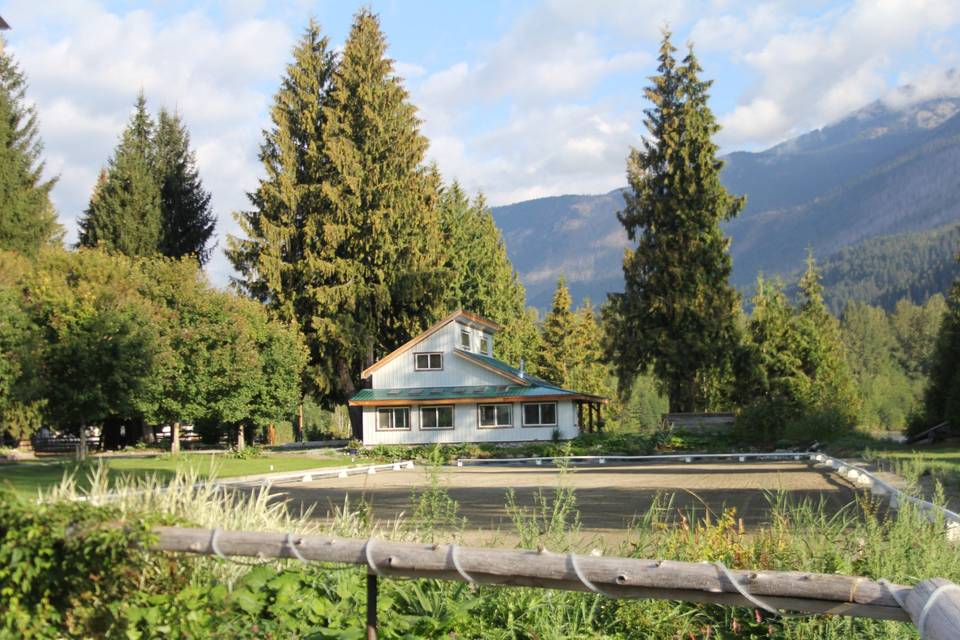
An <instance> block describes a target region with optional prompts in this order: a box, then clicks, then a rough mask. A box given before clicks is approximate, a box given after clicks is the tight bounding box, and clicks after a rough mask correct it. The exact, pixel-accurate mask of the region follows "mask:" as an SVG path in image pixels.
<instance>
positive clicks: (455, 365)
mask: <svg viewBox="0 0 960 640" xmlns="http://www.w3.org/2000/svg"><path fill="white" fill-rule="evenodd" d="M462 326H463V325H461V324H460V323H459V322H451V323H450V324H448V325H447V326H445V327H443V328H442V329H440V330H439V331H437V332H436V333H434V334H433V335H432V336H430V337H428V338H427V339H426V340H424V341H423V342H421V343H419V344H417V345H416V346H414V347H413V348H411V349H409V350H407V351H406V352H405V353H402V354H400V356H399V357H397V358H395V359H393V360H391V361H390V362H388V363H387V364H385V365H383V366H382V367H381V368H380V369H378V370H376V371H375V372H373V373H372V374H371V376H372V378H373V388H374V389H410V388H423V387H449V386H458V387H459V386H463V387H473V386H478V387H479V386H485V385H502V384H510V381H509V380H508V379H507V378H504V377H503V376H500V375H497V374H495V373H493V372H490V371H486V370H485V369H483V368H481V367H478V366H476V365H474V364H471V363H469V362H467V361H466V360H464V359H463V358H461V357H459V356H458V355H457V354H456V353H454V351H455V349H456V345H458V344H459V342H458V340H459V338H460V328H461V327H462ZM472 331H473V335H474V344H476V343H477V342H478V339H477V336H479V335H480V333H481V332H480V331H478V330H476V329H473V330H472ZM487 337H488V338H489V339H490V340H493V338H492V336H490V335H489V334H487ZM416 353H442V354H443V369H441V370H440V371H416V370H415V368H414V354H416Z"/></svg>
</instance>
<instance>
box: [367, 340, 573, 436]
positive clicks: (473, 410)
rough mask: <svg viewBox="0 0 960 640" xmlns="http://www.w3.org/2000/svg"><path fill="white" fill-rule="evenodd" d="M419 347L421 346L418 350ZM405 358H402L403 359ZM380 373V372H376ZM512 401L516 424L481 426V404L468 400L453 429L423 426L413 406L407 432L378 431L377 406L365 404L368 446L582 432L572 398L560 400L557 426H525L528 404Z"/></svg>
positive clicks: (456, 413)
mask: <svg viewBox="0 0 960 640" xmlns="http://www.w3.org/2000/svg"><path fill="white" fill-rule="evenodd" d="M419 350H420V349H419V345H418V349H417V351H419ZM411 357H412V356H411ZM453 357H455V356H453ZM402 359H403V358H400V360H402ZM444 366H446V362H444ZM384 368H386V367H384ZM379 373H380V372H377V373H376V374H374V375H377V374H379ZM438 373H443V372H438ZM500 380H502V379H500ZM406 386H412V385H406ZM442 404H443V402H440V401H438V402H437V403H436V405H442ZM479 404H486V403H479ZM510 404H512V405H513V425H512V426H511V427H506V428H504V427H501V428H480V426H479V416H478V404H472V403H465V404H456V405H453V407H454V412H453V429H429V430H423V429H421V428H420V411H419V407H418V406H417V405H410V429H409V430H404V431H399V430H397V431H392V430H391V431H378V430H377V408H376V407H371V406H365V407H363V442H364V444H367V445H377V444H432V443H435V442H440V443H449V444H454V443H462V442H526V441H532V440H551V439H553V432H554V430H555V429H556V430H559V431H560V437H561V438H562V439H569V438H575V437H576V436H577V435H578V434H579V425H578V424H577V411H576V407H575V405H574V402H573V401H571V400H559V401H557V425H556V426H549V427H524V426H523V413H522V411H523V404H524V403H523V402H513V403H510ZM436 405H429V406H436ZM425 406H428V405H425Z"/></svg>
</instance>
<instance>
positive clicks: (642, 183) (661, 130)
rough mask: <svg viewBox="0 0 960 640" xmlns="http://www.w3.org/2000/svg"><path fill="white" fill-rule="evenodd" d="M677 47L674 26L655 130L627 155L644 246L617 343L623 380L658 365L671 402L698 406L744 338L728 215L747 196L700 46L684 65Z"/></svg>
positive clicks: (620, 314) (619, 301) (620, 303)
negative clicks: (735, 186) (727, 150)
mask: <svg viewBox="0 0 960 640" xmlns="http://www.w3.org/2000/svg"><path fill="white" fill-rule="evenodd" d="M674 51H675V49H674V47H673V45H672V44H671V43H670V34H669V32H667V33H665V34H664V37H663V41H662V44H661V47H660V55H659V61H660V64H659V66H658V75H656V76H654V77H652V78H651V80H652V85H651V86H650V87H648V88H647V90H646V96H647V98H648V99H649V100H650V102H652V103H653V107H652V108H650V109H647V110H646V111H645V113H646V126H647V128H648V129H649V132H650V135H651V138H650V139H649V140H644V143H643V147H642V148H641V149H633V150H632V151H631V153H630V157H629V160H628V163H627V177H628V180H629V184H630V189H629V191H628V192H627V193H626V194H625V196H624V198H625V200H626V208H625V209H624V210H623V211H622V212H620V213H619V214H618V218H619V220H620V222H621V223H622V224H623V226H624V228H625V229H626V230H627V234H628V236H629V238H630V240H631V241H635V242H637V246H636V248H634V249H629V250H628V251H627V254H626V255H625V257H624V263H623V272H624V280H625V283H624V285H625V289H624V292H623V293H622V294H618V295H615V296H613V297H612V300H611V302H612V306H611V313H610V314H609V315H608V317H609V318H612V319H613V322H612V325H611V329H612V331H611V334H612V335H611V338H612V339H611V340H610V342H609V344H610V345H611V354H610V355H611V356H612V359H613V361H614V362H615V364H616V367H617V372H618V376H619V379H620V381H621V384H622V385H624V386H625V387H626V388H629V385H630V382H631V381H632V379H633V377H634V376H635V375H637V373H638V372H641V371H643V370H645V368H646V367H647V366H649V365H650V364H651V363H652V364H653V367H654V371H655V373H656V374H657V376H658V377H659V378H660V380H661V381H662V382H663V383H664V385H665V388H666V390H667V392H668V395H669V397H670V407H671V410H672V411H698V410H703V409H705V408H707V406H706V405H707V403H708V400H707V398H708V397H709V396H710V395H711V393H712V390H711V386H715V385H716V380H717V378H718V377H719V376H720V375H722V372H727V371H729V369H730V367H731V364H730V363H731V361H732V358H733V355H734V352H735V350H736V346H737V344H738V331H737V325H736V309H737V306H738V304H739V297H738V295H737V293H736V291H735V290H734V289H733V288H732V287H731V286H730V284H729V276H730V271H731V261H730V256H729V254H728V247H729V240H728V239H727V238H726V237H724V234H723V232H722V231H721V229H720V223H721V222H723V221H725V220H729V219H731V218H732V217H734V216H736V214H737V213H738V212H739V211H740V210H741V209H742V208H743V205H744V199H743V198H738V197H733V196H731V195H730V194H729V193H728V192H727V191H726V189H725V188H724V187H723V185H722V184H721V183H720V169H721V167H722V166H723V163H722V162H721V161H720V160H718V159H717V146H716V145H715V144H714V143H713V142H712V140H711V138H712V136H713V135H714V134H715V133H716V132H717V131H718V130H719V125H718V124H717V123H716V120H715V118H714V116H713V114H712V112H711V111H710V108H709V106H708V104H707V102H708V98H709V96H708V93H707V91H708V89H709V87H710V84H711V82H709V81H704V80H701V79H700V77H699V76H700V73H701V68H700V65H699V63H698V62H697V59H696V57H695V56H694V54H693V52H692V50H691V51H690V53H689V54H688V55H687V56H686V58H685V59H684V60H683V62H682V64H677V61H676V60H675V58H674V55H673V54H674Z"/></svg>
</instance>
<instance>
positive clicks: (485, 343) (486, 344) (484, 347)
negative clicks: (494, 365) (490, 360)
mask: <svg viewBox="0 0 960 640" xmlns="http://www.w3.org/2000/svg"><path fill="white" fill-rule="evenodd" d="M480 353H482V354H484V355H490V338H488V337H487V336H480Z"/></svg>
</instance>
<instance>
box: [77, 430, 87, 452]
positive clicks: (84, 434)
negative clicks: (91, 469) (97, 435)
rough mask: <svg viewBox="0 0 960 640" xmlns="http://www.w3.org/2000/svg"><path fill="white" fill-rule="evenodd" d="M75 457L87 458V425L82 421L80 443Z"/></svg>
mask: <svg viewBox="0 0 960 640" xmlns="http://www.w3.org/2000/svg"><path fill="white" fill-rule="evenodd" d="M77 459H79V460H86V459H87V425H86V424H85V423H83V422H81V423H80V445H79V447H78V448H77Z"/></svg>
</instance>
